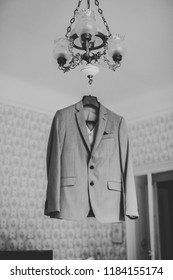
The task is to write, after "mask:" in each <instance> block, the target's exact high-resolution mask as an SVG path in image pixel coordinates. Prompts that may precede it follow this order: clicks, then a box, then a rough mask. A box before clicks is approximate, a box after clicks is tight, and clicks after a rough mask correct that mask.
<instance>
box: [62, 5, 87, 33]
mask: <svg viewBox="0 0 173 280" xmlns="http://www.w3.org/2000/svg"><path fill="white" fill-rule="evenodd" d="M82 1H83V0H79V2H78V5H77V7H76V9H75V10H74V15H73V17H72V18H71V20H70V25H69V26H68V27H67V32H66V35H65V36H66V37H68V34H69V33H70V32H71V26H72V24H73V23H74V21H75V17H76V14H77V12H78V11H79V7H80V5H81V3H82Z"/></svg>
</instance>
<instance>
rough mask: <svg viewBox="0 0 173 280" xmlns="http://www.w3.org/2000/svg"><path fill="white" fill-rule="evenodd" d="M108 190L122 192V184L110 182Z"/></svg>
mask: <svg viewBox="0 0 173 280" xmlns="http://www.w3.org/2000/svg"><path fill="white" fill-rule="evenodd" d="M107 187H108V190H110V191H118V192H121V182H116V181H108V184H107Z"/></svg>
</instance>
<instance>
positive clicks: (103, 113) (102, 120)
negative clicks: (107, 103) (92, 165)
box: [92, 104, 108, 153]
mask: <svg viewBox="0 0 173 280" xmlns="http://www.w3.org/2000/svg"><path fill="white" fill-rule="evenodd" d="M107 119H108V114H107V110H106V108H105V107H104V106H103V105H102V104H100V112H99V122H98V129H97V133H96V139H95V143H94V147H93V151H92V153H94V152H95V150H96V148H97V146H98V145H99V143H100V141H101V138H102V136H103V133H104V131H105V128H106V123H107Z"/></svg>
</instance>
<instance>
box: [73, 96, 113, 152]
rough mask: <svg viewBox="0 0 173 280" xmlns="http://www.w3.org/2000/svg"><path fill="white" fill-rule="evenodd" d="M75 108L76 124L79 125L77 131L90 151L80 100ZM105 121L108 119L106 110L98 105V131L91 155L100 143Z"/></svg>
mask: <svg viewBox="0 0 173 280" xmlns="http://www.w3.org/2000/svg"><path fill="white" fill-rule="evenodd" d="M75 108H76V111H77V112H76V117H77V122H78V125H79V129H80V131H81V134H82V136H83V139H84V141H85V143H86V145H87V148H88V150H89V151H91V145H90V143H89V138H88V133H87V128H86V123H85V117H84V108H83V103H82V100H81V101H79V102H78V103H76V104H75ZM107 119H108V112H107V109H106V108H105V107H104V106H103V105H102V104H101V103H100V109H99V120H98V129H97V134H96V139H95V143H94V147H93V150H92V153H94V152H95V150H96V148H97V146H98V145H99V143H100V141H101V138H102V136H103V133H104V131H105V128H106V123H107Z"/></svg>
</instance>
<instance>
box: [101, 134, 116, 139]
mask: <svg viewBox="0 0 173 280" xmlns="http://www.w3.org/2000/svg"><path fill="white" fill-rule="evenodd" d="M113 138H114V135H113V133H108V134H103V137H102V140H104V139H113Z"/></svg>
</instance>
